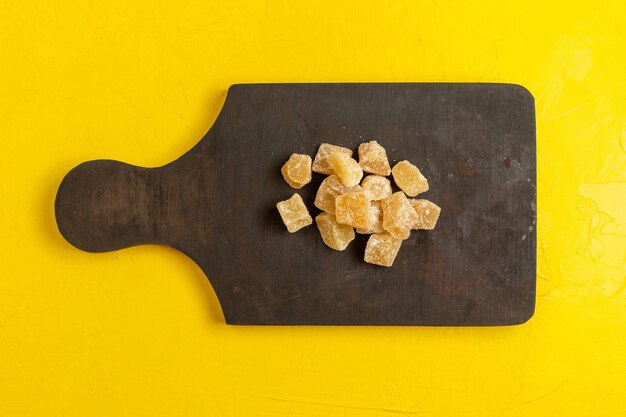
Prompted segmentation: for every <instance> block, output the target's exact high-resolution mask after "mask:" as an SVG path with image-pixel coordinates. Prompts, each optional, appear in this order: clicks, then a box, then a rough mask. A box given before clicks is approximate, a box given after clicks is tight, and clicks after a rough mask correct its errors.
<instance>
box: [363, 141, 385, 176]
mask: <svg viewBox="0 0 626 417" xmlns="http://www.w3.org/2000/svg"><path fill="white" fill-rule="evenodd" d="M359 165H361V168H362V169H363V171H365V172H369V173H370V174H377V175H389V174H391V168H390V167H389V160H388V159H387V152H386V151H385V148H383V147H382V146H380V145H379V144H378V142H376V141H375V140H373V141H371V142H364V143H362V144H360V145H359Z"/></svg>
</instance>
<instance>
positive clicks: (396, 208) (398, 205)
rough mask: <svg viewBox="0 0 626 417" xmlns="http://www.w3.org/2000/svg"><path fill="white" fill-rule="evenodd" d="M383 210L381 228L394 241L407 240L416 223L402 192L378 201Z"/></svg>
mask: <svg viewBox="0 0 626 417" xmlns="http://www.w3.org/2000/svg"><path fill="white" fill-rule="evenodd" d="M380 206H381V208H382V209H383V228H384V229H385V230H386V231H388V232H389V233H390V234H391V235H392V236H393V237H395V238H396V239H401V240H404V239H408V238H409V235H410V234H411V228H412V227H413V226H414V225H415V222H417V219H418V217H417V213H416V212H415V210H414V209H413V207H412V206H411V203H409V199H408V198H406V196H405V195H404V193H403V192H402V191H398V192H397V193H393V194H391V195H390V196H389V197H387V198H385V199H384V200H381V201H380Z"/></svg>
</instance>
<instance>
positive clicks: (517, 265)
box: [55, 83, 536, 326]
mask: <svg viewBox="0 0 626 417" xmlns="http://www.w3.org/2000/svg"><path fill="white" fill-rule="evenodd" d="M372 139H376V140H377V141H378V142H379V143H380V144H382V145H383V146H384V147H385V148H386V149H387V153H388V155H389V159H390V162H391V163H392V164H393V163H394V162H395V161H399V160H403V159H408V160H410V161H411V162H413V163H414V164H416V165H417V166H418V167H419V168H420V169H421V171H422V172H423V173H424V175H425V176H426V177H427V178H428V180H429V182H430V190H429V191H428V192H427V193H426V194H423V195H422V196H423V197H425V198H428V199H431V200H432V201H434V202H435V203H437V204H438V205H439V206H441V207H442V212H441V217H440V219H439V222H438V224H437V227H436V229H435V230H433V231H417V232H413V233H412V234H411V237H410V238H409V239H408V240H407V241H405V242H404V243H403V245H402V248H401V249H400V252H399V254H398V257H397V258H396V261H395V264H394V265H393V267H391V268H384V267H379V266H374V265H370V264H367V263H365V262H364V261H363V252H364V249H365V244H366V240H367V236H362V235H357V239H356V240H355V241H354V242H352V243H351V244H350V246H349V247H348V249H347V250H346V251H344V252H337V251H334V250H331V249H329V248H328V247H326V246H325V245H324V243H323V242H322V240H321V238H320V236H319V232H318V231H317V228H316V227H315V225H312V226H309V227H306V228H305V229H302V230H300V231H299V232H297V233H294V234H289V233H287V231H286V229H285V227H284V226H283V224H282V222H281V219H280V216H279V214H278V212H277V210H276V208H275V204H276V202H278V201H280V200H284V199H286V198H288V197H290V196H291V195H292V194H293V193H294V192H295V191H296V190H293V189H292V188H290V187H289V186H288V185H287V184H286V183H285V182H284V181H283V179H282V177H281V174H280V167H281V166H282V164H283V163H284V162H285V161H286V160H287V158H288V157H289V155H290V154H291V153H306V154H309V155H311V156H314V155H315V152H316V150H317V147H318V146H319V144H320V143H321V142H330V143H334V144H340V145H344V146H347V147H349V148H352V149H354V150H355V151H356V147H357V146H358V144H359V143H361V142H364V141H369V140H372ZM146 152H149V149H146ZM535 173H536V161H535V110H534V100H533V97H532V96H531V95H530V93H529V92H528V91H527V90H526V89H524V88H523V87H520V86H517V85H511V84H453V83H450V84H438V83H425V84H422V83H417V84H269V85H267V84H259V85H234V86H232V87H231V88H230V89H229V91H228V96H227V99H226V102H225V104H224V107H223V109H222V111H221V113H220V115H219V117H218V119H217V121H216V122H215V124H214V125H213V127H211V129H210V130H209V132H208V133H207V134H206V135H205V136H204V138H203V139H202V140H201V141H200V142H199V143H198V144H197V145H196V146H195V147H194V148H193V149H191V150H190V151H189V152H187V153H186V154H185V155H183V156H181V157H180V158H179V159H177V160H176V161H174V162H172V163H170V164H168V165H165V166H163V167H160V168H155V169H148V168H141V167H136V166H132V165H127V164H124V163H121V162H117V161H111V160H99V161H90V162H85V163H83V164H81V165H79V166H77V167H76V168H74V169H73V170H72V171H70V172H69V173H68V174H67V176H66V177H65V178H64V179H63V181H62V183H61V185H60V187H59V190H58V194H57V198H56V203H55V210H56V218H57V223H58V227H59V230H60V231H61V233H62V235H63V236H64V237H65V238H66V239H67V240H68V241H69V242H70V243H72V244H73V245H74V246H76V247H77V248H80V249H83V250H86V251H90V252H102V251H111V250H117V249H121V248H125V247H128V246H132V245H139V244H145V243H151V244H154V243H156V244H163V245H169V246H171V247H173V248H176V249H178V250H180V251H182V252H183V253H185V254H187V255H188V256H189V257H191V258H192V259H193V260H194V261H195V262H196V263H197V264H198V265H199V266H200V267H201V268H202V270H203V271H204V272H205V274H206V275H207V277H208V278H209V280H210V282H211V284H212V285H213V288H214V289H215V292H216V293H217V296H218V298H219V301H220V304H221V307H222V309H223V311H224V316H225V318H226V322H227V323H230V324H336V325H337V324H342V325H478V326H480V325H510V324H519V323H523V322H525V321H526V320H528V319H529V318H530V317H531V316H532V314H533V312H534V306H535V281H536V278H535V264H536V227H535V222H536V174H535ZM322 179H323V176H321V175H318V174H314V179H313V182H312V183H311V184H309V185H307V186H306V187H305V188H303V189H301V190H298V191H297V192H298V193H300V195H301V196H302V197H303V198H304V200H305V202H306V203H307V205H308V207H309V209H310V211H311V214H312V216H313V217H315V215H316V214H317V213H318V210H317V209H316V208H315V207H314V206H313V200H314V196H315V192H316V190H317V186H318V185H319V183H320V182H321V180H322Z"/></svg>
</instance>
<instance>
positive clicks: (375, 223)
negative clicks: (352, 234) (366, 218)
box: [356, 201, 385, 235]
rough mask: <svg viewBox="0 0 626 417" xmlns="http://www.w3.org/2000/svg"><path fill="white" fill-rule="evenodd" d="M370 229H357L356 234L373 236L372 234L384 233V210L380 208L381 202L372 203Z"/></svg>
mask: <svg viewBox="0 0 626 417" xmlns="http://www.w3.org/2000/svg"><path fill="white" fill-rule="evenodd" d="M370 205H371V207H370V228H369V229H356V232H357V233H359V234H362V235H371V234H372V233H383V232H384V231H385V229H383V210H382V208H381V207H380V201H372V202H370Z"/></svg>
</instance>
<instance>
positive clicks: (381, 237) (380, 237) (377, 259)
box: [364, 233, 402, 266]
mask: <svg viewBox="0 0 626 417" xmlns="http://www.w3.org/2000/svg"><path fill="white" fill-rule="evenodd" d="M400 245H402V240H400V239H396V238H395V237H393V236H392V235H391V234H389V233H374V234H373V235H371V236H370V237H369V239H368V240H367V246H366V247H365V257H364V260H365V262H367V263H370V264H374V265H380V266H391V265H393V261H394V260H395V259H396V255H398V251H399V250H400Z"/></svg>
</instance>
